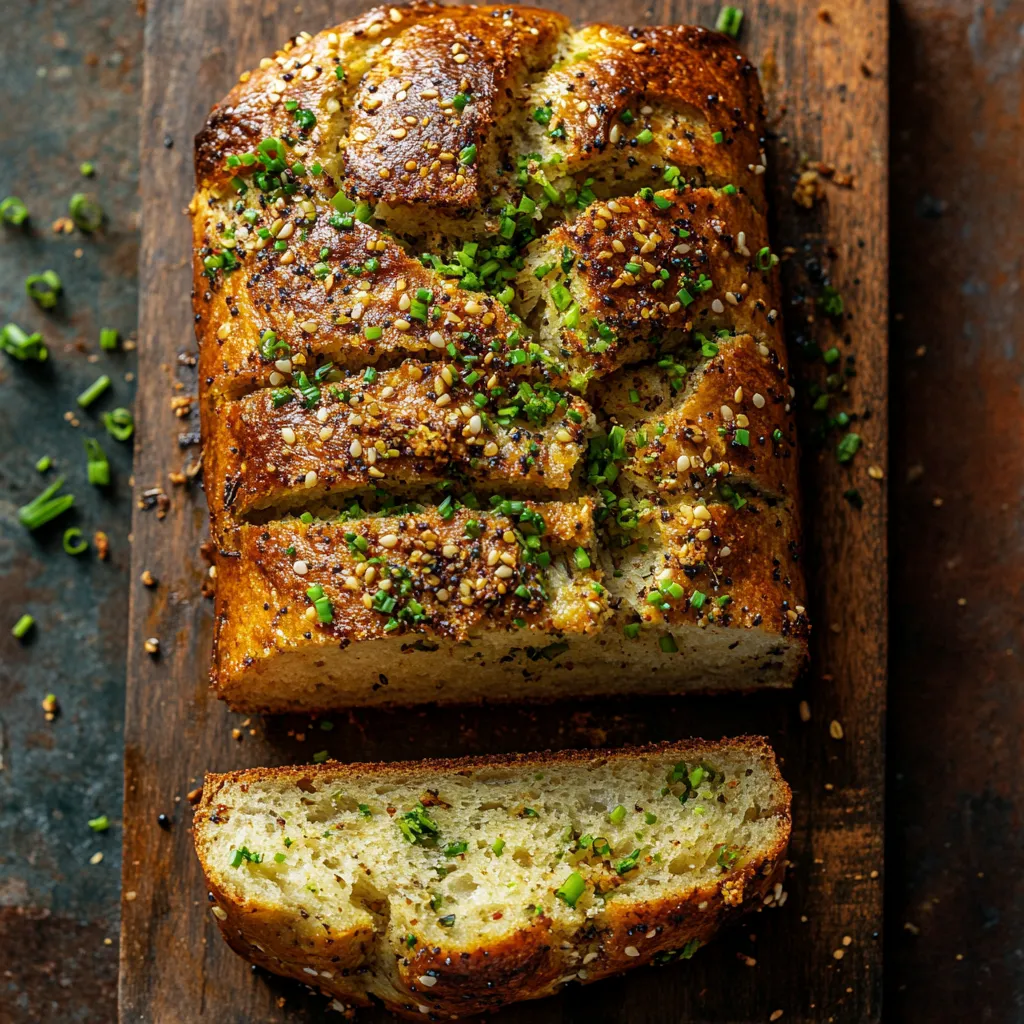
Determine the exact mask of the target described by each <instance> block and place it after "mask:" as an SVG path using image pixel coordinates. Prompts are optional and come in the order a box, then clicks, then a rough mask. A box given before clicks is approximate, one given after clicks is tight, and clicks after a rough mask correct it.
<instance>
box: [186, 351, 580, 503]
mask: <svg viewBox="0 0 1024 1024" xmlns="http://www.w3.org/2000/svg"><path fill="white" fill-rule="evenodd" d="M439 367H441V368H442V369H443V365H442V364H436V363H435V364H423V363H419V362H415V361H407V362H406V363H404V364H403V365H402V366H401V367H396V368H394V369H390V370H381V371H379V372H378V371H374V370H371V371H369V372H370V373H371V374H372V380H370V381H367V380H366V375H365V374H362V373H359V374H353V375H350V376H346V377H343V378H342V379H341V380H339V381H337V382H336V383H333V384H328V383H324V384H323V386H322V387H320V388H319V389H318V390H319V391H320V395H321V397H320V399H319V400H317V401H315V402H313V403H312V404H311V403H310V402H307V401H305V400H304V399H303V397H302V396H301V395H300V394H298V393H296V392H289V394H290V395H291V396H292V397H285V396H284V395H282V393H280V392H279V393H278V396H277V397H276V398H275V394H274V392H272V391H268V390H262V391H257V392H255V393H254V394H251V395H247V396H246V397H244V398H243V399H241V400H240V401H237V402H230V403H228V404H226V405H224V406H222V407H221V408H220V410H219V413H218V415H217V416H216V417H213V418H212V421H211V422H210V429H209V442H208V445H207V452H208V453H209V455H208V460H207V463H206V474H205V476H206V481H207V495H208V499H209V502H210V507H211V510H212V511H213V513H214V515H215V516H217V515H219V514H220V513H222V512H224V511H229V512H231V514H233V515H236V516H241V517H245V516H247V515H249V514H250V513H252V512H254V511H258V510H260V509H264V508H274V509H276V510H281V509H288V508H294V507H301V506H306V505H310V504H312V503H314V502H316V501H318V500H320V499H323V498H328V497H332V496H343V495H345V494H351V493H355V492H363V493H365V492H366V491H369V490H371V489H372V488H373V487H386V488H388V490H390V491H391V492H392V493H399V494H400V493H402V492H403V490H405V489H408V488H413V487H415V488H417V489H421V488H423V487H424V486H430V485H432V484H437V483H440V482H441V481H444V480H449V479H451V478H462V479H464V480H465V481H466V482H467V484H468V485H469V486H472V485H474V484H477V485H480V486H483V487H485V488H491V489H495V490H511V491H512V492H514V493H519V492H521V491H523V490H528V491H530V492H531V493H537V492H544V491H558V490H564V489H566V488H567V487H568V486H569V484H570V482H571V479H572V473H573V469H574V467H575V466H576V463H577V462H578V461H579V458H580V455H581V452H582V450H583V448H584V446H585V444H586V440H585V435H584V430H583V427H582V425H581V424H582V423H583V422H585V421H586V419H587V418H588V417H589V415H590V410H589V408H588V406H587V405H586V403H585V402H583V401H582V400H581V399H580V398H578V397H576V396H574V395H571V394H570V395H568V396H567V398H566V402H565V404H564V405H563V406H560V407H559V408H558V409H557V410H555V412H554V415H552V416H551V417H543V418H542V422H531V421H530V420H529V419H528V418H526V417H517V418H515V419H513V420H512V421H511V422H509V423H508V425H507V426H500V425H494V426H491V427H490V428H489V429H485V428H484V426H483V424H482V421H481V417H480V416H479V414H478V412H477V410H476V408H475V407H474V406H472V405H467V402H469V401H470V399H471V397H472V394H473V393H474V386H473V385H466V384H465V381H464V379H463V378H461V377H458V376H453V385H452V386H451V387H448V386H447V385H445V386H444V387H439V386H438V385H437V383H436V382H435V381H436V377H437V375H438V368H439ZM449 375H450V374H449ZM450 376H451V375H450ZM476 376H478V377H479V376H480V375H476ZM484 379H485V380H486V378H484ZM477 390H478V389H477ZM514 393H515V392H514V390H513V394H514ZM438 394H452V395H453V396H454V399H455V400H454V401H453V402H452V403H449V404H447V405H444V406H438V405H437V403H436V398H437V395H438ZM282 399H283V400H282ZM570 411H571V412H572V413H573V415H572V416H571V417H570V416H569V415H568V413H569V412H570ZM474 417H475V419H474ZM539 418H540V417H539Z"/></svg>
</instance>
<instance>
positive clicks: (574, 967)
mask: <svg viewBox="0 0 1024 1024" xmlns="http://www.w3.org/2000/svg"><path fill="white" fill-rule="evenodd" d="M723 751H733V752H737V753H743V754H745V755H746V756H748V757H749V758H750V759H751V760H752V761H753V760H759V761H761V762H762V763H763V764H764V766H765V768H766V769H767V771H768V773H769V776H770V778H771V780H772V783H773V786H774V787H775V788H776V789H777V791H778V796H779V800H778V805H777V806H776V807H775V808H773V812H774V814H775V815H776V817H777V820H778V828H777V838H776V840H775V841H774V843H773V844H772V846H771V848H770V849H769V850H767V851H764V852H763V853H762V854H761V855H759V856H757V857H753V858H751V859H749V860H748V861H747V862H746V863H744V864H743V866H742V867H740V868H738V869H733V870H731V871H729V872H726V873H725V874H723V876H722V878H721V879H720V880H719V881H717V882H716V883H713V884H710V885H706V886H702V887H700V888H698V889H695V890H694V891H693V892H691V893H689V894H688V895H687V896H686V897H685V898H683V899H665V898H662V899H650V900H646V901H630V902H628V903H627V904H621V903H616V902H615V901H612V902H611V903H609V904H608V906H607V908H606V909H605V910H604V912H603V914H602V915H601V920H600V922H599V924H598V925H595V924H590V923H588V924H584V925H583V926H582V927H581V928H580V929H579V930H578V931H577V932H575V933H574V934H572V935H571V936H569V937H568V944H566V943H565V939H566V936H565V935H559V936H558V937H557V941H555V936H554V934H553V928H552V925H553V922H552V920H551V918H550V917H549V916H547V915H546V914H544V913H541V914H539V915H537V916H536V917H535V918H534V919H533V920H532V921H531V923H530V926H529V928H528V929H526V930H519V931H516V932H515V933H513V934H512V935H511V936H509V937H507V938H505V939H502V940H499V941H497V942H488V943H487V945H486V947H480V946H473V945H455V944H452V945H435V944H425V945H419V946H417V947H416V948H415V949H414V950H410V949H408V948H402V949H400V950H399V949H394V950H391V949H390V948H388V949H387V951H386V952H385V953H384V955H385V956H388V957H391V956H394V957H395V959H396V967H397V984H395V983H394V982H391V981H387V982H385V983H384V984H382V985H380V986H374V984H373V980H372V979H373V978H374V977H375V976H376V975H377V974H378V972H379V973H381V974H386V969H385V968H384V967H383V965H382V964H381V963H380V961H379V960H378V959H377V958H378V957H379V956H380V953H379V952H378V950H379V947H374V946H373V944H372V943H371V941H370V938H371V936H370V934H368V930H369V928H370V925H369V923H368V924H367V927H366V928H354V929H352V931H351V932H350V933H348V934H346V935H332V934H330V933H329V932H327V933H326V934H325V932H324V930H323V928H322V926H321V927H319V928H312V927H310V928H309V929H303V926H302V923H301V922H288V921H284V920H282V919H281V917H280V916H279V915H275V914H274V913H272V912H271V911H270V910H269V908H266V907H263V906H260V905H257V904H249V903H247V902H246V901H245V900H244V899H243V898H240V897H238V896H237V895H236V894H235V893H234V892H233V891H231V890H230V889H229V888H228V887H226V886H225V885H223V884H221V882H220V880H219V877H218V873H217V872H216V871H215V870H214V869H213V866H212V864H211V862H210V859H209V858H208V856H207V849H208V845H207V844H208V838H207V834H208V831H209V828H210V825H211V824H213V823H215V821H216V818H217V815H218V811H219V809H220V800H219V798H220V795H221V793H222V792H223V791H224V790H225V788H227V787H232V786H235V785H238V786H241V787H243V788H244V787H246V786H248V785H250V784H260V783H262V782H267V781H283V782H294V783H296V784H300V785H310V784H312V783H315V782H317V781H320V782H321V783H322V785H333V784H335V783H336V782H340V783H342V784H343V785H344V784H345V783H346V782H347V783H349V784H351V783H352V782H353V781H355V780H356V779H364V778H366V777H367V776H370V777H376V778H379V779H380V780H381V781H386V780H392V781H396V782H398V781H402V782H404V781H406V780H410V779H417V778H423V779H424V780H426V779H428V778H431V777H433V776H436V775H437V774H438V773H445V774H451V775H456V774H458V775H461V776H466V775H472V774H473V773H474V772H476V771H482V772H485V773H486V772H487V771H488V770H493V769H515V768H524V769H528V770H534V769H536V770H545V769H549V768H550V767H552V766H558V765H560V764H587V763H595V762H601V761H605V760H629V759H637V758H643V757H645V756H650V755H653V756H658V755H664V754H671V755H672V756H674V757H679V758H680V759H682V760H684V761H697V762H701V761H704V760H707V759H713V758H714V756H715V755H716V754H721V753H722V752H723ZM790 801H791V793H790V790H789V787H788V786H787V785H786V783H785V781H784V780H783V779H782V778H781V776H780V775H779V772H778V767H777V764H776V762H775V756H774V753H773V751H772V750H771V747H770V746H769V745H768V743H767V741H766V740H764V739H763V738H761V737H736V738H733V739H728V740H723V741H721V742H720V743H708V742H705V741H700V740H696V741H684V742H677V743H661V744H652V745H649V746H645V747H624V748H620V749H617V750H592V751H574V750H569V751H559V752H555V753H552V752H550V751H549V752H544V753H535V754H517V755H491V756H485V757H468V758H457V759H434V760H426V761H420V762H398V763H395V762H392V763H384V764H353V765H340V764H337V763H334V762H331V763H327V764H324V765H320V766H291V767H285V768H269V769H249V770H246V771H240V772H231V773H228V774H224V775H207V777H206V780H205V784H204V787H203V796H202V800H201V801H200V803H199V806H198V807H197V809H196V815H195V828H194V834H195V841H196V850H197V853H198V855H199V858H200V861H201V862H202V865H203V869H204V872H205V874H206V879H207V885H208V888H209V890H210V893H211V896H212V899H213V901H214V904H213V905H214V912H215V916H216V918H217V923H218V925H219V926H220V929H221V932H222V934H223V935H224V937H225V939H226V940H227V941H228V943H229V945H231V947H232V948H233V949H234V950H235V951H236V952H238V953H240V954H241V955H242V956H244V957H246V958H248V959H249V960H252V961H253V962H255V963H258V964H260V965H262V966H264V967H267V968H268V969H269V970H272V971H274V972H276V973H278V974H284V975H286V976H290V977H294V978H297V979H298V980H300V981H304V982H305V983H307V984H317V985H319V986H320V987H321V989H322V990H323V991H324V992H325V993H326V994H328V995H333V996H335V997H337V998H339V999H341V1000H342V1001H343V1002H345V1003H348V1004H352V1005H366V1004H367V1003H368V999H367V995H366V993H367V991H368V990H369V991H372V992H373V994H374V995H376V996H377V997H378V998H382V999H383V1001H384V1003H385V1005H386V1006H387V1008H388V1009H389V1010H391V1011H392V1012H394V1013H397V1014H399V1015H400V1016H403V1017H408V1018H410V1019H422V1017H423V1016H424V1010H422V1009H421V1007H425V1008H426V1012H427V1014H428V1019H431V1018H434V1019H441V1018H442V1017H445V1018H448V1017H451V1016H457V1017H464V1016H469V1015H472V1014H476V1013H480V1012H484V1011H486V1010H493V1009H496V1008H498V1007H500V1006H504V1005H507V1004H508V1003H511V1002H513V1001H517V1000H523V999H533V998H539V997H542V996H545V995H548V994H551V993H553V992H554V991H556V990H557V989H558V988H559V987H560V985H561V984H562V983H563V982H564V981H565V980H568V979H569V978H573V979H576V980H579V981H582V982H584V983H590V982H593V981H596V980H599V979H601V978H604V977H607V976H609V975H612V974H616V973H620V972H621V971H623V970H628V969H632V968H634V967H638V966H643V965H646V964H650V963H652V962H653V963H666V962H669V961H671V960H674V959H678V958H680V957H686V956H689V955H692V952H693V949H694V948H695V947H696V946H697V945H702V944H703V943H704V942H706V941H707V940H709V939H710V938H711V937H712V936H713V935H714V934H715V932H717V931H718V930H719V929H720V927H721V926H722V925H723V924H725V923H726V922H727V921H728V920H730V919H731V918H733V917H736V916H738V915H740V914H742V913H744V912H747V911H750V910H754V909H759V908H760V907H761V906H762V905H763V904H764V902H765V901H766V900H770V899H771V898H772V895H771V894H772V893H773V890H774V889H775V887H776V886H777V884H778V883H779V882H780V881H781V879H782V873H783V869H784V857H785V852H786V846H787V843H788V838H789V832H790V822H791V818H790ZM296 932H298V933H299V934H298V935H296ZM588 951H589V953H591V954H593V955H589V956H587V957H584V956H583V955H582V954H583V953H584V952H588ZM581 965H585V967H584V969H583V970H582V971H581V970H580V967H581ZM424 977H428V978H434V979H435V983H434V984H433V985H431V986H427V985H425V984H424V983H423V982H422V981H421V979H422V978H424ZM314 979H315V980H314Z"/></svg>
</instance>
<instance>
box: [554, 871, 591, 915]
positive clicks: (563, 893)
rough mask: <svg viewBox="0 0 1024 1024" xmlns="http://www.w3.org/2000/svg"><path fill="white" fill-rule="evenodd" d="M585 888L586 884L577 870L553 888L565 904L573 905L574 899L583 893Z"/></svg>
mask: <svg viewBox="0 0 1024 1024" xmlns="http://www.w3.org/2000/svg"><path fill="white" fill-rule="evenodd" d="M586 888H587V886H586V883H585V882H584V881H583V876H582V875H581V874H580V873H579V872H578V871H574V872H573V873H572V874H571V875H570V876H569V877H568V878H567V879H566V880H565V881H564V882H563V883H562V884H561V885H560V886H559V887H558V888H557V889H556V890H555V895H556V896H557V897H558V898H559V899H560V900H561V901H562V902H563V903H565V904H566V905H567V906H569V907H575V906H576V901H577V900H578V899H579V898H580V897H581V896H582V895H583V893H584V891H585V890H586Z"/></svg>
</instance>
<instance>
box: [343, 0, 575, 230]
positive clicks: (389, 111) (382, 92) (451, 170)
mask: <svg viewBox="0 0 1024 1024" xmlns="http://www.w3.org/2000/svg"><path fill="white" fill-rule="evenodd" d="M399 10H401V9H400V8H399ZM568 26H569V23H568V21H567V20H566V19H565V18H564V17H562V16H561V15H559V14H554V13H552V12H549V11H542V10H538V9H536V8H529V7H459V8H455V9H452V8H444V7H435V8H434V13H433V14H432V15H431V16H430V17H423V18H421V19H420V20H419V21H417V23H415V24H413V25H411V26H409V27H408V28H405V27H404V18H403V24H400V25H399V26H398V28H399V29H401V31H399V32H397V34H395V36H394V42H393V43H392V44H391V46H389V47H388V48H387V49H386V50H385V51H384V52H383V53H382V54H381V57H380V60H379V61H378V63H377V64H375V66H374V67H373V68H372V69H371V70H370V71H369V72H368V73H367V74H366V75H365V77H364V78H363V79H362V81H361V82H360V83H359V87H358V89H357V90H356V94H355V96H354V97H353V103H352V111H351V117H352V123H351V130H350V134H349V142H348V144H347V145H346V147H345V150H344V156H345V179H344V185H345V189H346V191H347V192H349V194H351V195H357V196H359V197H360V198H366V199H370V200H373V201H375V202H385V203H387V204H389V205H396V204H399V203H427V204H429V205H430V207H431V209H432V210H436V211H439V212H447V211H461V212H463V213H467V214H468V213H470V212H472V211H475V210H477V209H479V208H480V207H481V206H483V205H484V204H485V203H486V201H487V200H488V199H489V198H490V197H491V196H492V195H495V194H496V193H497V192H498V190H499V188H500V179H499V175H498V174H496V173H495V172H496V170H497V169H498V168H499V167H500V166H502V165H503V164H504V162H505V160H504V157H505V151H506V147H507V140H503V139H499V138H496V137H495V129H496V128H497V126H498V125H499V124H500V123H501V122H502V121H503V119H504V118H505V116H506V114H507V113H508V111H510V110H511V109H512V105H513V101H512V98H513V96H514V95H515V93H517V92H518V91H519V89H520V87H521V85H522V83H523V82H524V80H525V78H526V76H527V74H528V73H529V72H532V71H538V70H540V69H541V68H543V67H544V66H545V65H547V64H548V63H549V62H550V59H551V56H552V54H553V52H554V46H555V43H556V42H557V40H558V38H559V36H560V35H561V34H562V33H563V32H565V31H566V30H567V29H568ZM457 95H460V96H463V97H466V98H467V102H466V104H465V105H464V106H463V107H462V109H461V110H459V109H458V108H457V107H455V106H453V102H452V101H453V98H454V97H455V96H457Z"/></svg>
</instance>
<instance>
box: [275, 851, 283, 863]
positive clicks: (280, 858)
mask: <svg viewBox="0 0 1024 1024" xmlns="http://www.w3.org/2000/svg"><path fill="white" fill-rule="evenodd" d="M274 863H275V864H283V863H284V854H283V853H275V854H274Z"/></svg>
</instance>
